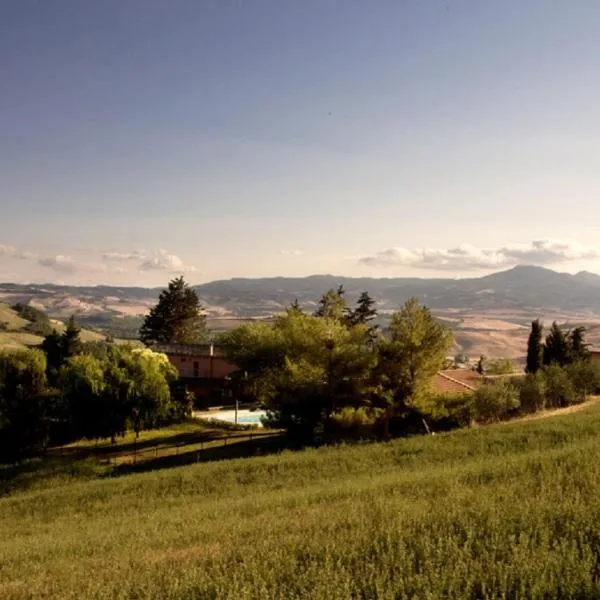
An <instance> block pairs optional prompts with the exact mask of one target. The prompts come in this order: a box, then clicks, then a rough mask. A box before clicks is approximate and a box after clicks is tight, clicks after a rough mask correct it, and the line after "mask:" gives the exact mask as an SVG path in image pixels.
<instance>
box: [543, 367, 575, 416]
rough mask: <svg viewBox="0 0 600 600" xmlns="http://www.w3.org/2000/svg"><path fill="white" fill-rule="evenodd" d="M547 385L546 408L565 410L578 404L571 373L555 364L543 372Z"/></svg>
mask: <svg viewBox="0 0 600 600" xmlns="http://www.w3.org/2000/svg"><path fill="white" fill-rule="evenodd" d="M543 373H544V380H545V383H546V386H545V387H546V394H545V395H546V407H548V408H563V407H565V406H570V405H571V404H575V403H576V402H578V401H579V400H578V397H577V394H576V391H575V387H574V386H573V381H572V380H571V378H570V377H569V371H568V370H567V369H565V368H563V367H561V366H560V365H558V364H556V363H553V364H551V365H548V366H547V367H545V368H544V370H543Z"/></svg>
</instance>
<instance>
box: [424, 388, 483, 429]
mask: <svg viewBox="0 0 600 600" xmlns="http://www.w3.org/2000/svg"><path fill="white" fill-rule="evenodd" d="M419 408H420V411H421V412H422V414H423V415H424V416H425V418H426V419H427V420H428V421H429V422H430V423H431V426H432V427H433V428H434V429H438V430H440V429H442V430H448V429H455V428H456V427H466V426H468V425H469V424H470V423H471V421H472V420H473V394H470V393H465V394H439V393H434V394H431V395H429V396H428V397H427V398H426V399H425V400H424V401H423V402H422V404H421V406H420V407H419Z"/></svg>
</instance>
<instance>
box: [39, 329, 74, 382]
mask: <svg viewBox="0 0 600 600" xmlns="http://www.w3.org/2000/svg"><path fill="white" fill-rule="evenodd" d="M80 334H81V329H80V328H79V326H78V325H77V323H76V322H75V318H74V317H71V318H70V319H69V320H68V321H67V326H66V327H65V330H64V331H63V333H62V334H59V333H58V332H57V331H56V329H53V330H52V332H51V333H50V334H49V335H47V336H46V337H45V338H44V341H43V342H42V344H41V348H42V350H43V351H44V352H45V354H46V359H47V377H48V383H50V385H56V384H57V380H58V376H59V372H60V368H61V367H62V365H63V364H64V363H65V361H66V360H68V359H69V358H72V357H73V356H77V355H78V354H81V353H82V352H83V350H84V344H83V343H82V341H81V336H80Z"/></svg>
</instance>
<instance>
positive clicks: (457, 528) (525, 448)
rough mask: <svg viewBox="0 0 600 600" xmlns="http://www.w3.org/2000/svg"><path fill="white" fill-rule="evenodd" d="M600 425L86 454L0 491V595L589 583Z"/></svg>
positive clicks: (561, 589)
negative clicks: (253, 448) (115, 466)
mask: <svg viewBox="0 0 600 600" xmlns="http://www.w3.org/2000/svg"><path fill="white" fill-rule="evenodd" d="M599 430H600V413H599V412H598V410H597V408H592V409H590V410H588V411H583V412H581V413H579V414H577V415H569V416H565V417H559V418H552V419H543V420H539V421H532V422H529V423H518V424H506V425H502V426H498V427H486V428H481V429H477V430H468V431H459V432H453V433H451V434H445V435H436V436H427V437H419V438H410V439H403V440H395V441H393V442H391V443H385V444H383V443H381V444H356V445H344V446H341V447H329V448H320V449H317V450H315V449H310V450H306V451H302V452H294V453H291V452H283V453H280V454H277V455H272V456H262V457H256V458H249V459H243V460H233V461H232V460H228V461H218V462H213V463H203V464H198V465H190V466H187V467H181V468H177V469H164V470H160V471H153V472H149V473H142V474H136V475H128V476H122V477H105V478H96V479H94V473H93V469H92V468H91V467H88V462H87V461H86V462H85V463H83V464H82V465H81V467H76V466H73V467H70V466H69V470H68V472H61V473H58V474H57V476H56V478H55V479H46V480H45V481H44V485H43V487H42V486H39V487H38V489H29V490H27V491H25V492H13V493H12V494H11V495H9V496H7V497H4V498H3V499H2V500H1V501H0V530H1V531H2V533H3V541H4V543H3V545H2V567H3V568H2V569H0V589H1V590H2V597H3V598H5V599H6V600H16V599H20V598H52V599H54V600H66V599H72V598H90V599H92V598H95V599H101V598H137V599H140V600H142V599H150V598H166V599H170V600H184V599H191V598H218V599H220V600H221V599H222V600H242V599H243V600H254V599H256V600H258V599H261V600H262V599H264V598H269V599H271V598H272V599H286V600H301V599H302V600H304V599H306V598H310V599H312V600H346V599H349V598H353V599H359V598H360V599H367V598H377V599H382V600H391V599H404V598H423V599H442V598H472V599H475V598H482V599H485V598H487V599H491V598H514V599H516V598H531V599H533V600H542V599H548V598H578V599H583V598H597V597H598V596H599V595H600V578H599V575H598V519H597V515H598V514H600V465H599V463H598V458H597V457H598V454H599V453H600V437H599V436H598V431H599ZM27 466H29V465H24V466H23V467H24V468H25V467H27ZM73 476H74V477H81V479H73ZM73 482H76V485H73ZM91 568H92V569H93V570H90V569H91ZM90 575H91V576H90Z"/></svg>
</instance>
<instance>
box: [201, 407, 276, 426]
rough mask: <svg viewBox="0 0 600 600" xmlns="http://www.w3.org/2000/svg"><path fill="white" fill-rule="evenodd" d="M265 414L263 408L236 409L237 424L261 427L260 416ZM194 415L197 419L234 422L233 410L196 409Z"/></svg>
mask: <svg viewBox="0 0 600 600" xmlns="http://www.w3.org/2000/svg"><path fill="white" fill-rule="evenodd" d="M264 416H266V413H265V411H264V410H248V409H247V408H243V409H240V410H238V411H237V422H238V424H239V425H257V426H258V427H262V426H263V424H262V421H261V418H262V417H264ZM194 417H196V418H197V419H205V420H208V421H212V420H213V419H215V420H217V421H226V422H227V423H235V410H209V411H196V412H194Z"/></svg>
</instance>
